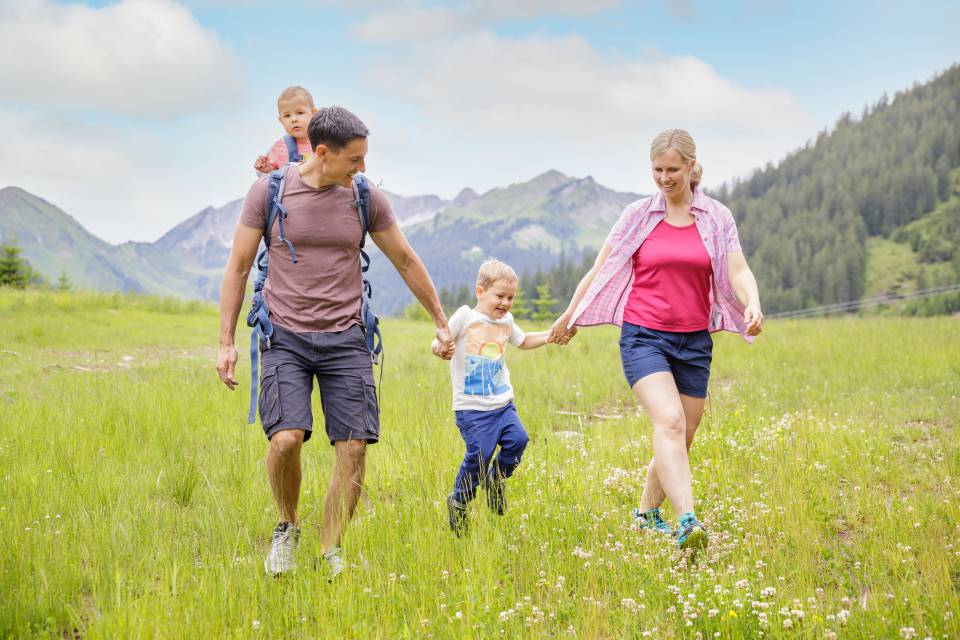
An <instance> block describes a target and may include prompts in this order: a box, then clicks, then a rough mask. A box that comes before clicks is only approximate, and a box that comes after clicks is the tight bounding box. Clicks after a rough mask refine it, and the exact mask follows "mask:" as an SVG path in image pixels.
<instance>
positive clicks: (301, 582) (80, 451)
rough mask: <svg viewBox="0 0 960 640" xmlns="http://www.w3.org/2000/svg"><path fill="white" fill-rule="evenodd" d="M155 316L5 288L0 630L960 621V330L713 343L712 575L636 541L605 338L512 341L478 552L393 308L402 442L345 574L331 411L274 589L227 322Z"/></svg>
mask: <svg viewBox="0 0 960 640" xmlns="http://www.w3.org/2000/svg"><path fill="white" fill-rule="evenodd" d="M165 304H166V303H151V302H146V301H143V300H142V299H140V298H126V297H121V298H119V299H117V298H113V297H111V296H105V297H102V296H101V297H98V296H87V295H86V294H82V295H76V296H75V297H74V296H71V295H70V294H51V293H44V294H37V293H15V292H0V326H2V327H3V329H4V330H3V332H0V406H2V407H3V411H2V413H0V535H2V540H3V544H0V636H8V637H30V636H37V637H58V638H63V637H84V638H120V637H170V638H181V637H190V638H196V637H265V638H266V637H292V638H315V637H338V638H339V637H342V638H360V637H363V638H422V637H435V638H463V637H472V638H488V637H505V638H521V637H522V638H552V637H570V638H573V637H576V638H622V637H627V638H635V637H636V638H641V637H647V636H645V634H648V633H649V634H650V635H651V636H652V637H667V638H670V637H677V638H681V637H683V638H686V637H697V635H698V634H699V635H700V637H703V638H711V637H723V638H738V637H744V638H753V637H759V636H760V634H761V633H762V634H764V635H766V636H767V637H798V638H821V637H833V635H834V634H835V635H836V637H850V638H873V637H904V638H906V637H914V635H915V637H917V638H924V637H933V638H953V637H958V636H960V622H958V620H957V615H958V614H955V613H954V612H957V611H960V597H958V592H960V545H958V543H957V539H958V534H960V518H958V515H960V513H958V512H960V509H958V506H957V504H958V497H960V438H958V437H957V416H958V415H960V398H958V395H960V330H958V323H957V320H956V319H953V318H934V319H902V318H900V319H897V318H867V319H833V320H815V321H805V322H803V321H801V322H780V323H770V325H769V326H768V328H767V330H766V331H765V333H764V335H763V337H762V338H761V339H760V340H759V341H758V342H757V343H756V344H755V345H753V346H748V345H746V344H745V343H743V342H742V341H740V340H739V339H738V338H736V337H735V336H727V335H724V336H716V342H717V344H716V349H715V361H714V373H713V377H712V380H711V398H710V401H709V403H708V412H707V415H706V417H705V419H704V423H703V426H702V428H701V431H700V433H699V434H698V438H697V442H696V443H695V445H694V449H693V453H692V464H693V472H694V477H695V494H696V496H697V498H698V506H697V510H698V512H699V514H700V515H701V517H702V518H703V519H704V520H705V522H706V524H707V526H708V528H709V530H710V532H711V546H710V548H709V551H708V553H706V554H704V555H702V556H701V557H700V558H699V559H698V561H696V562H695V563H690V562H689V561H688V560H687V559H685V558H683V557H682V556H680V555H679V554H678V553H677V552H676V550H675V548H674V547H675V545H673V543H672V542H670V541H669V540H665V539H663V538H660V537H658V536H656V535H644V534H643V533H642V532H637V531H634V530H631V528H630V517H629V511H630V509H631V508H632V507H633V506H635V504H636V503H637V501H638V499H639V491H640V488H641V486H642V480H643V475H644V474H643V465H644V464H645V462H646V461H647V460H648V459H649V456H650V454H651V439H650V425H649V421H648V420H647V419H646V418H645V417H644V416H643V414H642V413H641V412H639V411H638V410H637V408H636V403H635V402H634V400H633V399H632V397H631V395H630V393H629V390H628V389H627V388H626V384H625V382H624V381H623V380H622V374H621V372H620V370H619V361H618V355H617V351H616V333H615V331H614V330H612V329H610V328H598V329H589V330H584V331H582V332H581V334H580V335H579V336H578V337H577V338H576V339H575V341H574V342H573V343H571V344H570V345H569V346H568V347H566V348H563V349H561V348H556V347H552V346H549V347H545V348H544V349H540V350H536V351H532V352H520V351H512V352H511V353H510V354H509V355H508V360H509V363H510V367H511V373H512V376H513V379H514V382H515V386H516V388H517V395H518V400H517V405H518V408H519V410H520V415H521V417H522V418H523V419H524V422H525V424H526V426H527V429H528V431H529V432H530V434H531V442H530V446H529V448H528V450H527V452H526V454H525V457H524V462H523V464H522V465H521V468H520V470H519V471H518V472H517V474H516V475H515V476H514V478H513V479H511V480H510V481H509V483H508V499H509V501H510V509H509V511H508V513H507V515H506V516H504V517H502V518H498V517H496V516H494V515H492V514H490V513H489V512H487V511H486V508H485V505H484V501H483V500H482V499H478V500H477V501H476V502H475V503H474V504H473V505H472V507H471V513H470V518H471V532H470V534H469V535H468V536H467V537H466V538H465V539H462V540H458V539H456V538H454V537H453V536H452V535H451V534H450V532H449V530H448V528H447V525H446V513H445V507H444V505H443V499H444V497H445V495H446V494H447V493H448V492H449V490H450V488H451V485H452V483H453V477H454V475H455V473H456V469H457V465H458V464H459V460H460V458H461V456H462V454H463V445H462V442H461V441H460V439H459V436H458V434H457V432H456V428H455V426H454V425H453V421H452V414H451V411H450V390H449V373H448V370H447V365H446V364H445V363H442V362H440V361H439V360H436V359H434V358H432V356H430V355H429V341H430V334H431V329H430V327H429V325H426V324H417V323H413V322H408V321H393V320H391V321H387V322H386V323H385V327H384V331H385V338H386V345H387V346H386V348H387V355H386V362H385V366H384V370H383V382H382V386H381V388H380V393H381V398H382V405H383V406H382V424H383V427H382V441H381V443H379V444H377V445H375V446H373V447H370V450H369V455H368V474H367V479H366V483H365V492H364V499H363V501H362V503H361V505H360V507H359V509H358V512H357V516H356V517H355V519H354V521H353V523H352V524H351V527H350V529H349V530H348V533H347V536H346V538H345V540H344V548H345V552H346V557H347V560H348V562H349V563H350V565H351V566H350V568H349V570H348V572H347V573H345V574H343V575H342V576H340V577H339V578H338V579H337V580H336V581H335V582H333V583H328V582H327V577H328V576H327V573H326V571H325V566H324V563H323V562H322V560H320V558H319V556H320V542H319V526H320V522H321V512H322V501H323V496H324V493H325V489H326V485H327V480H328V478H329V472H330V467H331V463H332V450H331V447H329V446H328V445H327V444H326V442H325V440H324V438H323V437H322V422H321V421H320V420H321V419H320V416H321V411H320V407H319V401H317V402H316V405H315V407H314V413H315V415H316V416H317V418H318V421H317V425H316V428H317V430H318V437H316V438H314V439H313V440H312V441H311V442H310V443H308V444H307V445H306V448H305V452H304V484H303V495H302V498H301V518H302V519H303V523H304V531H303V537H302V541H301V546H300V550H299V552H298V562H299V567H298V571H297V572H296V574H295V575H293V576H290V577H287V578H284V579H281V580H274V579H268V578H267V577H265V576H264V575H263V557H264V555H265V553H266V550H267V544H268V541H269V534H270V530H271V529H272V526H273V524H274V521H275V517H276V516H275V509H274V507H273V504H272V501H271V498H270V493H269V490H268V488H267V484H266V479H265V473H264V464H263V453H264V450H265V440H264V439H263V436H262V434H261V432H260V429H259V427H249V426H247V425H245V424H244V418H245V413H246V401H247V394H246V390H245V387H243V386H241V389H240V390H239V391H238V392H236V393H230V392H228V391H227V390H226V389H225V388H224V387H223V386H222V385H221V384H220V383H219V381H218V380H217V377H216V373H215V371H214V358H215V353H216V349H215V347H216V339H217V332H218V320H217V316H216V314H215V312H214V311H213V310H212V309H210V308H209V307H197V308H191V307H188V306H186V307H176V308H167V307H165ZM531 328H532V327H531ZM238 333H239V335H238V338H239V340H238V342H239V344H240V345H241V349H240V350H241V354H243V352H244V349H243V344H244V342H245V333H244V332H238ZM248 371H249V368H248V365H247V364H246V362H244V360H243V356H241V372H240V373H241V377H243V375H244V374H246V373H248ZM245 383H246V381H245V380H242V384H245ZM481 498H482V497H481ZM717 634H719V635H717Z"/></svg>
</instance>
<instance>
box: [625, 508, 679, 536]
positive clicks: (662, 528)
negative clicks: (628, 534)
mask: <svg viewBox="0 0 960 640" xmlns="http://www.w3.org/2000/svg"><path fill="white" fill-rule="evenodd" d="M632 514H633V517H634V519H635V520H636V521H637V526H639V527H640V528H641V529H653V530H654V531H657V532H659V533H663V534H666V535H668V536H672V535H674V531H673V529H671V528H670V525H669V524H667V523H666V522H665V521H664V519H663V518H661V517H660V507H654V508H653V509H648V510H646V511H640V509H634V510H633V512H632Z"/></svg>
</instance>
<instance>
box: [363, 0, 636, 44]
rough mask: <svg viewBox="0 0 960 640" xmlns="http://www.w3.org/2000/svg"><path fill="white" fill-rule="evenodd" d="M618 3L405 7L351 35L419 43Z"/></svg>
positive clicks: (514, 1) (582, 0) (511, 0)
mask: <svg viewBox="0 0 960 640" xmlns="http://www.w3.org/2000/svg"><path fill="white" fill-rule="evenodd" d="M620 1H621V0H472V1H471V2H465V3H462V4H460V6H458V8H456V9H452V8H449V7H444V6H433V7H429V8H424V7H422V6H420V5H418V4H407V5H405V6H404V5H401V6H400V7H397V6H396V5H395V4H391V5H390V6H391V9H389V10H387V11H381V12H379V13H375V14H373V15H371V16H370V17H368V18H367V19H366V20H365V21H364V22H362V23H361V24H360V25H358V26H357V27H356V28H354V30H353V35H354V36H355V37H357V38H359V39H361V40H365V41H368V42H419V41H423V40H426V39H431V38H435V37H438V36H443V35H449V34H452V33H456V32H462V31H471V30H475V29H477V28H479V27H484V26H488V25H497V24H502V23H507V22H510V21H515V20H527V19H530V18H534V17H537V16H543V15H555V16H574V17H576V16H582V15H588V14H591V13H597V12H600V11H603V10H605V9H608V8H610V7H614V6H616V5H618V4H620Z"/></svg>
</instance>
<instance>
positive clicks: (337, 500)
mask: <svg viewBox="0 0 960 640" xmlns="http://www.w3.org/2000/svg"><path fill="white" fill-rule="evenodd" d="M333 446H334V456H335V458H334V462H333V474H332V475H331V476H330V488H329V489H328V490H327V500H326V503H325V504H324V506H323V528H322V529H321V532H320V542H321V548H322V549H323V553H324V554H326V553H327V552H329V551H330V550H331V549H333V548H334V547H336V546H338V545H339V544H340V536H341V535H342V534H343V531H344V529H346V527H347V523H348V522H350V518H352V517H353V512H354V509H356V507H357V502H358V501H359V500H360V492H361V490H362V489H363V474H364V471H365V468H366V453H367V443H366V441H364V440H338V441H337V442H335V443H333Z"/></svg>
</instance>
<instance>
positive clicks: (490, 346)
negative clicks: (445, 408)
mask: <svg viewBox="0 0 960 640" xmlns="http://www.w3.org/2000/svg"><path fill="white" fill-rule="evenodd" d="M448 324H449V326H450V333H451V335H452V336H453V340H454V343H455V344H456V351H455V352H454V355H453V358H452V359H451V360H450V376H451V378H452V381H453V409H454V411H459V410H462V409H471V410H475V411H492V410H493V409H499V408H500V407H503V406H505V405H506V404H507V403H509V402H510V401H511V400H513V386H511V384H510V371H509V370H508V369H507V359H506V353H507V342H509V343H510V344H512V345H513V346H515V347H519V346H520V345H521V344H523V339H524V338H525V337H526V335H525V334H524V332H523V330H521V329H520V327H518V326H517V325H516V324H514V322H513V315H512V314H511V313H509V312H508V313H507V314H506V315H505V316H504V317H503V318H502V319H500V320H494V319H493V318H491V317H490V316H488V315H486V314H485V313H480V312H479V311H475V310H473V309H471V308H470V307H468V306H466V305H464V306H462V307H460V308H459V309H457V311H456V313H454V314H453V317H451V318H450V320H449V322H448Z"/></svg>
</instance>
